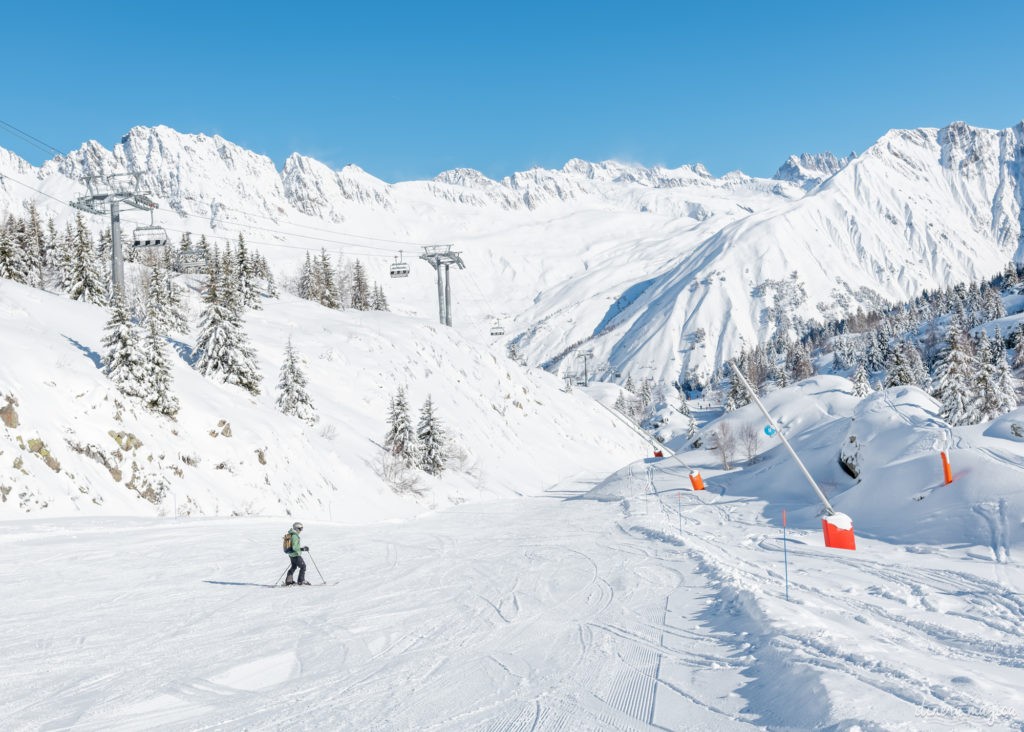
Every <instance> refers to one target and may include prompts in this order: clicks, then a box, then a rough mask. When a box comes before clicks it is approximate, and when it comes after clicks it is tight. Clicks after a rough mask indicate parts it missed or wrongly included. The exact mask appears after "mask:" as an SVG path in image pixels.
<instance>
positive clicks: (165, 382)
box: [143, 313, 179, 417]
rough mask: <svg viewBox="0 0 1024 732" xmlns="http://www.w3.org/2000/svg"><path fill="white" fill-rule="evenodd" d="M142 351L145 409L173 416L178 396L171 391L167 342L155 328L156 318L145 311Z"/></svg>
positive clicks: (177, 407) (171, 380)
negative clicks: (144, 377) (144, 369)
mask: <svg viewBox="0 0 1024 732" xmlns="http://www.w3.org/2000/svg"><path fill="white" fill-rule="evenodd" d="M146 322H147V327H146V339H145V343H144V353H145V359H146V373H147V383H146V387H147V388H146V393H145V395H144V396H143V403H144V404H145V405H146V408H147V409H151V410H153V411H154V412H159V413H160V414H165V415H167V416H168V417H173V416H174V415H176V414H177V413H178V409H179V405H178V398H177V397H176V396H174V395H173V394H172V393H171V384H172V382H173V377H172V376H171V361H170V358H169V357H168V355H167V342H166V341H165V340H164V336H163V334H162V333H161V332H160V330H159V329H158V328H157V318H156V317H154V314H153V313H147V317H146Z"/></svg>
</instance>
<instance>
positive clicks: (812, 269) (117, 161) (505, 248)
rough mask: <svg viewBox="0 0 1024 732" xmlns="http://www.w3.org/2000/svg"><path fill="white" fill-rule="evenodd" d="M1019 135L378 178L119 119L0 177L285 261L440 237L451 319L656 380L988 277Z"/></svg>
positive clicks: (5, 193) (931, 134) (9, 158)
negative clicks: (138, 199) (769, 158)
mask: <svg viewBox="0 0 1024 732" xmlns="http://www.w3.org/2000/svg"><path fill="white" fill-rule="evenodd" d="M1022 150H1024V126H1022V125H1020V124H1019V125H1016V126H1015V127H1012V128H1010V129H1006V130H988V129H981V128H975V127H970V126H968V125H966V124H964V123H960V122H957V123H954V124H952V125H949V126H948V127H945V128H942V129H917V130H893V131H891V132H889V133H887V134H885V135H884V136H883V137H882V138H881V139H879V140H878V142H877V143H875V144H874V145H873V146H871V147H870V148H869V149H867V150H866V151H864V152H863V153H861V154H859V155H856V156H854V155H852V154H851V155H850V156H847V157H843V158H836V157H835V156H833V155H831V154H827V153H826V154H820V155H802V156H800V157H796V156H794V157H791V158H790V159H789V160H787V161H786V162H785V163H784V164H783V165H782V166H781V167H780V169H779V172H778V173H777V174H776V176H775V178H773V179H763V178H752V177H749V176H746V175H744V174H742V173H739V172H733V173H727V174H725V175H723V176H721V177H715V176H712V175H711V174H710V173H709V172H708V171H707V170H706V169H705V168H704V167H703V166H701V165H699V164H698V165H692V166H691V165H684V166H681V167H679V168H674V169H669V168H664V167H660V166H655V167H652V168H647V167H644V166H642V165H635V164H627V163H619V162H614V161H607V162H603V163H590V162H586V161H582V160H570V161H569V162H568V163H566V165H565V166H563V167H562V168H561V169H558V170H546V169H541V168H533V169H530V170H528V171H523V172H518V173H514V174H513V175H511V176H508V177H506V178H504V179H502V180H500V181H496V180H491V179H489V178H487V177H486V176H484V175H483V174H481V173H479V172H478V171H474V170H468V169H459V170H452V171H446V172H443V173H441V174H439V175H438V176H436V177H435V178H434V179H433V180H429V181H409V182H400V183H394V184H390V183H386V182H384V181H382V180H379V179H377V178H375V177H373V176H372V175H371V174H369V173H367V172H366V171H363V170H362V169H360V168H358V167H356V166H353V165H348V166H345V167H344V168H342V169H341V170H333V169H331V168H330V167H329V166H327V165H324V164H322V163H320V162H318V161H316V160H314V159H312V158H309V157H305V156H302V155H299V154H293V155H292V156H291V157H289V158H288V159H287V160H286V161H285V163H284V166H283V167H282V169H281V170H278V169H277V168H276V167H275V165H274V163H273V162H272V161H271V160H270V159H269V158H267V157H265V156H262V155H259V154H257V153H254V152H252V151H249V150H245V149H243V148H241V147H239V146H237V145H234V144H233V143H231V142H229V141H227V140H224V139H223V138H221V137H218V136H207V135H202V134H195V135H193V134H182V133H178V132H176V131H174V130H171V129H169V128H167V127H153V128H144V127H136V128H133V129H132V130H130V131H129V132H128V134H126V135H125V136H124V137H123V138H122V140H121V142H120V143H118V144H116V145H114V146H113V148H112V149H107V148H105V147H103V146H102V145H100V144H99V143H97V142H94V141H91V142H88V143H86V144H84V145H83V146H82V147H81V148H79V149H78V150H75V151H74V152H72V153H70V154H68V155H66V156H62V157H59V158H56V159H54V160H51V161H49V162H47V163H45V164H44V165H43V166H42V167H41V168H34V167H32V166H30V165H28V164H27V163H25V162H24V161H22V160H20V159H19V158H17V157H16V156H13V155H11V154H9V153H4V154H2V155H0V173H2V174H3V175H4V176H9V177H10V178H11V179H12V180H13V181H17V182H20V183H23V184H24V186H31V187H32V188H36V189H41V190H42V191H44V192H46V193H47V194H49V195H53V196H55V197H56V198H58V199H60V200H69V199H70V198H72V197H74V196H76V195H80V194H81V193H82V192H83V191H84V187H83V186H82V184H81V183H80V182H79V181H80V179H82V178H83V177H85V176H97V175H99V176H103V175H111V174H117V173H125V172H127V173H131V174H133V175H136V176H137V177H138V179H139V180H140V181H141V184H142V185H143V186H144V187H145V188H147V189H148V190H150V191H152V192H153V194H154V195H155V197H156V198H157V200H159V201H160V203H161V209H160V211H159V212H158V215H157V222H158V223H161V224H163V225H164V226H166V227H167V229H168V230H169V231H170V232H171V235H172V237H173V236H176V235H177V233H178V232H185V231H190V232H192V233H193V235H198V234H200V233H205V234H207V235H208V236H212V237H215V238H216V237H222V238H223V239H224V240H232V239H234V238H237V235H238V233H239V232H243V233H245V235H246V238H247V241H249V242H250V243H252V244H253V246H255V247H257V248H263V249H264V253H265V254H266V255H267V256H268V257H269V258H270V260H271V262H272V264H273V265H275V266H276V267H277V268H279V269H280V270H281V271H283V272H288V271H292V270H294V269H295V268H296V267H297V263H298V262H299V261H300V259H301V257H302V256H304V253H305V251H307V250H310V249H312V250H314V251H318V250H319V249H320V248H321V247H324V248H326V249H327V250H328V251H329V252H331V253H335V252H342V253H344V255H345V256H346V257H349V258H353V257H358V258H360V259H362V260H363V261H364V262H365V263H367V264H368V268H369V272H370V275H371V276H373V277H376V278H378V279H382V280H383V279H386V267H387V264H388V263H389V261H392V260H393V259H394V258H395V257H398V256H403V257H405V258H407V259H412V258H415V257H416V256H417V255H418V254H419V247H420V246H421V245H429V244H436V243H451V244H453V245H454V247H455V249H456V250H458V251H461V252H462V254H463V258H464V260H465V262H466V264H467V269H466V270H465V272H464V273H463V272H459V273H457V274H455V275H454V276H453V291H454V297H455V308H454V311H455V326H456V327H457V328H459V329H462V330H465V331H466V332H467V334H469V335H471V336H475V337H479V338H481V339H486V337H487V332H488V328H487V325H488V323H489V322H492V321H494V320H498V321H500V322H502V323H503V324H504V326H505V330H506V333H507V335H506V339H508V340H514V341H515V343H516V345H517V347H518V350H519V351H520V352H521V353H522V354H523V355H524V357H525V358H526V359H527V360H528V362H529V363H531V364H534V365H537V364H546V365H547V366H548V367H549V368H551V369H552V370H561V371H566V370H573V369H575V368H576V367H577V365H578V364H577V363H576V362H575V360H574V359H573V354H572V351H571V348H570V347H571V346H572V345H573V344H584V343H585V344H586V347H587V348H589V349H592V350H593V352H594V364H595V365H596V367H597V370H598V374H599V376H601V377H602V378H612V374H615V373H618V374H621V375H622V376H621V378H623V379H624V378H625V376H626V375H630V374H631V375H633V376H634V377H636V378H641V377H645V376H651V377H653V378H655V379H659V380H663V381H666V382H668V381H674V380H676V379H677V378H681V377H686V376H688V375H690V374H693V373H697V374H704V375H706V374H708V373H710V371H711V370H712V369H713V368H714V366H715V365H716V364H718V363H721V362H722V360H723V359H726V358H728V357H730V356H732V355H735V354H736V352H737V351H738V350H739V349H740V348H742V347H744V346H749V345H752V344H753V343H755V342H756V341H757V340H759V339H763V338H765V337H767V336H769V335H770V334H771V333H773V332H774V331H775V330H776V329H777V328H779V327H789V326H790V325H791V324H793V323H794V322H798V321H800V320H808V319H819V320H820V319H822V318H825V317H833V316H840V315H842V314H843V313H845V312H850V311H852V310H855V309H856V308H857V307H858V306H863V307H865V308H866V307H871V306H875V305H877V304H879V303H880V302H883V301H886V300H902V299H906V298H908V297H910V296H913V295H915V294H917V293H919V292H921V291H922V290H924V289H932V288H937V287H943V286H946V285H949V284H951V283H954V282H958V281H966V280H974V279H979V278H981V277H984V276H988V275H991V274H993V273H994V272H996V271H997V270H999V269H1000V268H1001V267H1002V266H1003V265H1004V264H1005V263H1006V262H1007V261H1008V260H1010V259H1011V258H1015V257H1018V255H1019V254H1020V248H1021V239H1020V237H1021V195H1022V194H1021V173H1020V159H1021V157H1022V155H1024V152H1022ZM24 186H19V185H12V184H11V182H10V181H7V180H4V181H0V211H7V210H15V211H20V210H21V207H22V205H23V203H24V202H25V201H27V200H28V199H30V198H34V199H36V200H37V202H38V203H39V205H40V207H41V208H43V209H44V210H45V211H46V212H47V213H50V214H54V215H57V216H59V217H64V218H66V217H68V216H69V215H70V212H69V210H68V209H67V207H64V206H61V205H60V204H58V203H57V202H55V201H53V200H52V199H47V198H41V197H39V196H38V195H37V194H35V193H34V192H33V191H31V190H29V188H27V187H24ZM129 218H130V217H129ZM136 218H138V216H137V217H136ZM93 223H94V225H95V226H96V228H97V229H98V228H99V227H101V226H102V225H103V221H102V220H99V219H97V220H96V221H95V222H93ZM400 252H401V254H400ZM388 296H389V299H390V301H391V302H392V303H393V306H394V307H395V309H396V310H397V311H399V312H403V313H407V314H416V315H427V316H429V315H430V314H432V313H434V312H436V287H435V285H434V272H433V270H432V269H431V268H430V267H428V266H422V265H417V266H414V267H413V276H412V277H411V278H410V279H409V280H408V281H402V282H399V283H397V284H396V285H395V286H394V287H391V288H389V292H388Z"/></svg>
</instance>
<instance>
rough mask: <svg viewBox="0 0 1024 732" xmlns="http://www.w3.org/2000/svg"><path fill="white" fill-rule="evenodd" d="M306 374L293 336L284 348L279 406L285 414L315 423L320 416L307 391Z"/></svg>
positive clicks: (278, 387)
mask: <svg viewBox="0 0 1024 732" xmlns="http://www.w3.org/2000/svg"><path fill="white" fill-rule="evenodd" d="M307 383H308V382H307V380H306V374H305V373H303V371H302V364H301V359H300V358H299V356H298V354H296V353H295V348H294V347H293V346H292V339H291V336H289V337H288V343H287V344H286V345H285V348H284V363H283V364H282V365H281V375H280V377H279V378H278V381H277V390H278V395H277V408H278V409H280V410H281V411H282V412H283V413H284V414H288V415H291V416H293V417H298V418H299V419H301V420H304V421H306V422H309V423H310V424H313V423H315V422H316V421H317V419H318V417H317V414H316V409H315V408H314V407H313V401H312V400H311V399H310V398H309V393H308V392H307V391H306V384H307Z"/></svg>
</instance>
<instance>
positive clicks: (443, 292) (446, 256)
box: [420, 244, 466, 327]
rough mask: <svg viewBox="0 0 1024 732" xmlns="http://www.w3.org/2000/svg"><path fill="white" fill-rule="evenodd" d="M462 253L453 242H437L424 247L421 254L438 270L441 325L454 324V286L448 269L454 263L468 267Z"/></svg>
mask: <svg viewBox="0 0 1024 732" xmlns="http://www.w3.org/2000/svg"><path fill="white" fill-rule="evenodd" d="M461 254H462V252H453V251H452V245H451V244H435V245H434V246H429V247H423V254H421V255H420V259H424V260H426V261H427V262H430V266H432V267H433V268H434V269H436V270H437V308H438V310H439V311H440V313H441V325H447V326H449V327H451V324H452V286H451V282H450V281H449V278H448V270H449V268H450V267H451V266H452V265H453V264H457V265H458V266H459V269H465V268H466V265H465V264H463V262H462V257H461V256H460V255H461Z"/></svg>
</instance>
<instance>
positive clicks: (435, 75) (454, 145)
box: [0, 0, 1024, 181]
mask: <svg viewBox="0 0 1024 732" xmlns="http://www.w3.org/2000/svg"><path fill="white" fill-rule="evenodd" d="M99 5H100V6H106V7H103V8H101V9H100V10H96V9H95V8H96V7H97V5H95V4H86V3H80V2H75V3H34V4H33V3H18V4H9V5H8V6H6V7H5V11H4V25H5V27H6V28H7V29H8V32H5V34H4V38H3V40H2V42H0V59H3V63H4V69H5V70H6V72H7V73H6V74H4V75H3V83H2V85H0V90H2V91H0V95H2V96H0V99H2V100H3V101H2V103H0V120H3V121H4V122H7V123H10V124H12V125H14V126H16V127H18V128H20V129H21V130H24V131H25V132H28V133H30V134H31V135H34V136H35V137H37V138H39V139H41V140H43V141H45V142H46V143H48V144H50V145H53V146H55V147H57V148H59V149H62V150H68V149H71V148H75V147H77V146H78V145H80V144H81V143H82V142H83V141H85V140H88V139H96V140H99V141H100V142H101V143H102V144H104V145H105V146H107V147H112V146H113V145H114V144H115V143H116V142H117V141H118V140H119V139H120V136H121V135H122V134H124V133H125V132H126V131H127V130H128V129H130V128H131V127H132V126H135V125H156V124H165V125H168V126H170V127H173V128H175V129H177V130H180V131H182V132H204V133H207V134H220V135H222V136H223V137H225V138H227V139H229V140H231V141H233V142H236V143H238V144H240V145H243V146H244V147H247V148H250V149H252V150H255V151H257V152H260V153H263V154H266V155H268V156H270V157H271V158H272V159H273V160H274V161H275V162H276V163H277V164H278V165H279V166H280V165H281V163H283V161H284V159H285V158H286V157H287V156H288V154H290V153H291V152H300V153H303V154H306V155H310V156H313V157H315V158H317V159H319V160H321V161H323V162H325V163H327V164H329V165H331V166H332V167H341V166H342V165H345V164H347V163H355V164H357V165H359V166H361V167H363V168H365V169H366V170H368V171H369V172H370V173H372V174H374V175H377V176H378V177H381V178H383V179H385V180H388V181H395V180H408V179H415V178H428V177H433V176H434V175H436V174H437V173H438V172H440V171H442V170H446V169H449V168H454V167H470V168H477V169H479V170H481V171H483V172H484V173H485V174H487V175H489V176H491V177H501V176H504V175H508V174H509V173H511V172H513V171H516V170H524V169H526V168H529V167H531V166H533V165H541V166H544V167H560V166H561V165H563V164H564V163H565V161H566V160H568V159H569V158H572V157H580V158H584V159H588V160H605V159H609V158H615V159H619V160H626V161H635V162H640V163H644V164H646V165H652V164H663V165H668V166H677V165H681V164H684V163H696V162H702V163H704V164H705V165H706V166H707V167H708V168H709V169H710V170H711V172H712V173H715V174H716V175H720V174H722V173H725V172H727V171H729V170H735V169H740V170H743V171H744V172H747V173H749V174H751V175H761V176H770V175H772V174H773V173H774V172H775V170H776V168H777V167H778V166H779V165H780V164H781V163H782V162H783V161H784V160H785V158H786V157H787V156H788V155H789V154H791V153H799V152H805V151H806V152H818V151H822V150H831V151H833V152H835V153H837V154H843V153H847V152H849V151H851V150H853V151H858V152H860V151H862V150H864V149H865V148H866V147H868V146H869V145H870V144H871V143H872V142H873V141H874V140H876V139H877V138H878V137H879V136H881V135H882V134H884V133H885V132H886V130H888V129H891V128H894V127H921V126H928V127H938V126H942V125H945V124H947V123H949V122H951V121H953V120H959V119H962V120H965V121H967V122H969V123H971V124H974V125H978V126H983V127H995V128H1004V127H1009V126H1011V125H1013V124H1016V123H1018V122H1020V121H1021V120H1022V119H1024V93H1022V92H1021V84H1020V81H1019V78H1018V77H1019V66H1020V53H1019V48H1020V46H1021V41H1020V34H1021V28H1022V27H1024V4H1022V3H1019V2H973V3H966V4H965V3H962V2H956V3H953V2H950V3H943V2H897V1H890V2H885V3H881V2H873V1H865V2H859V3H849V4H845V3H844V4H840V3H831V2H789V3H774V2H759V3H755V2H715V3H706V4H703V3H702V4H697V3H686V2H681V1H680V2H672V3H668V2H666V3H662V2H652V3H644V2H634V3H625V2H621V3H608V2H599V1H592V2H561V3H560V2H553V1H552V2H547V3H538V2H518V3H500V4H499V3H485V2H474V3H469V2H438V3H386V2H376V3H361V4H359V5H356V4H351V3H320V2H307V3H293V4H291V6H289V7H286V4H284V3H261V2H249V3H245V4H243V3H237V4H235V3H230V4H226V3H217V2H212V1H211V2H206V3H197V2H192V1H191V0H186V1H184V2H175V3H161V4H153V3H124V2H111V3H101V4H99ZM88 7H92V8H94V9H93V11H92V12H89V11H87V8H88ZM0 146H2V147H5V148H7V149H9V150H13V151H14V152H16V153H18V154H19V155H22V156H23V157H25V158H26V159H28V160H29V161H30V162H32V163H35V164H38V163H40V162H42V161H43V160H44V159H46V158H48V157H49V155H47V154H46V153H45V152H44V151H42V150H40V149H38V148H36V147H33V146H31V145H28V144H25V143H24V142H23V141H22V140H19V139H18V138H17V137H16V136H13V135H11V134H10V133H9V132H8V131H7V130H4V129H0Z"/></svg>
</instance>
